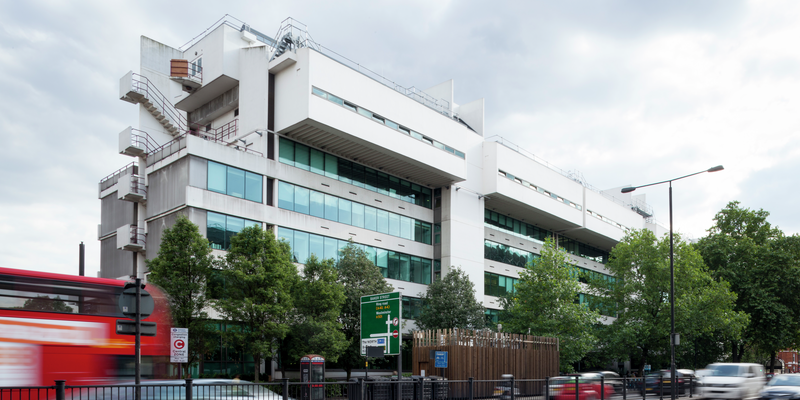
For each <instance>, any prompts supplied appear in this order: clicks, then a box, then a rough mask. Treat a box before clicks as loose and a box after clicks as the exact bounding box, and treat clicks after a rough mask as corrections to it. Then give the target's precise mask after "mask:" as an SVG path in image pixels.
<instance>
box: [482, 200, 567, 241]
mask: <svg viewBox="0 0 800 400" xmlns="http://www.w3.org/2000/svg"><path fill="white" fill-rule="evenodd" d="M483 222H484V223H485V224H488V225H491V226H493V227H496V228H500V229H502V230H504V231H506V232H509V233H513V234H514V235H515V236H520V237H522V238H525V239H528V240H533V241H535V242H539V243H544V240H545V239H546V238H548V237H552V236H553V232H550V231H548V230H547V229H544V228H540V227H538V226H534V225H531V224H527V223H525V222H522V221H520V220H518V219H514V218H511V217H508V216H505V215H503V214H500V213H498V212H495V211H492V210H490V209H488V208H486V209H484V212H483Z"/></svg>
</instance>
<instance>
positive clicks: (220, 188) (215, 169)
mask: <svg viewBox="0 0 800 400" xmlns="http://www.w3.org/2000/svg"><path fill="white" fill-rule="evenodd" d="M227 174H228V172H227V167H226V166H225V165H222V164H218V163H215V162H213V161H209V162H208V190H211V191H213V192H218V193H225V192H226V191H227V190H228V186H227V185H228V184H227V180H226V177H227Z"/></svg>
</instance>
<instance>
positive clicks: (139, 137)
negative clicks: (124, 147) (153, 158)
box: [131, 128, 158, 153]
mask: <svg viewBox="0 0 800 400" xmlns="http://www.w3.org/2000/svg"><path fill="white" fill-rule="evenodd" d="M131 144H132V145H134V146H136V147H138V148H140V149H144V152H145V153H149V152H150V149H152V148H155V147H156V146H158V143H156V141H155V139H153V138H152V137H151V136H150V135H149V134H148V133H147V132H145V131H143V130H140V129H136V128H131Z"/></svg>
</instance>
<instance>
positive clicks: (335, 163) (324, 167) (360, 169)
mask: <svg viewBox="0 0 800 400" xmlns="http://www.w3.org/2000/svg"><path fill="white" fill-rule="evenodd" d="M279 149H280V155H279V157H278V159H279V160H280V162H282V163H284V164H288V165H292V166H295V167H297V168H301V169H304V170H306V171H310V172H313V173H315V174H318V175H324V176H326V177H328V178H331V179H336V180H339V181H341V182H345V183H349V184H351V185H354V186H358V187H363V188H365V189H367V190H370V191H373V192H377V193H381V194H383V195H386V196H391V197H394V198H396V199H400V200H403V201H405V202H408V203H411V204H416V205H418V206H421V207H425V208H431V203H432V202H431V190H430V189H428V188H426V187H422V186H419V185H417V184H415V183H411V182H409V181H407V180H405V179H400V178H398V177H395V176H390V175H388V174H385V173H383V172H379V171H375V170H374V169H372V168H368V167H365V166H363V165H360V164H356V163H354V162H352V161H350V160H346V159H343V158H339V157H336V156H334V155H332V154H328V153H324V152H322V151H319V150H317V149H312V148H309V147H308V146H305V145H302V144H299V143H295V142H292V141H291V140H288V139H286V138H280V145H279ZM209 171H210V169H209ZM209 175H210V173H209Z"/></svg>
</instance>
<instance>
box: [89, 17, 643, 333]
mask: <svg viewBox="0 0 800 400" xmlns="http://www.w3.org/2000/svg"><path fill="white" fill-rule="evenodd" d="M274 39H276V40H277V41H276V40H273V39H272V38H270V37H267V36H266V35H264V34H262V33H259V32H258V31H255V30H254V29H252V28H250V27H249V26H248V25H242V24H241V23H233V22H230V20H224V21H222V22H221V23H219V24H217V25H216V26H215V27H212V29H210V30H209V31H207V33H206V34H205V35H201V36H200V37H198V38H197V39H195V40H193V41H192V42H190V43H188V44H187V45H185V46H183V47H181V48H173V47H170V46H168V45H165V44H162V43H159V42H157V41H155V40H152V39H149V38H147V37H144V36H142V38H141V64H140V66H139V72H138V73H134V72H129V73H127V74H125V75H124V76H123V77H122V79H121V80H120V99H122V100H124V101H127V102H130V103H133V104H135V105H137V106H138V108H139V121H138V123H135V124H133V125H132V126H131V127H127V128H125V129H124V130H122V132H120V134H119V149H120V153H122V154H125V155H128V156H132V157H134V161H133V163H131V164H130V165H128V166H126V167H125V168H123V169H121V170H119V171H117V172H114V173H112V174H110V175H109V176H108V177H107V178H105V179H103V180H102V181H101V182H100V184H99V186H100V187H99V197H100V199H101V203H102V218H101V223H100V225H99V227H98V236H99V239H100V241H101V243H102V245H101V271H100V275H101V276H104V277H118V276H123V275H131V274H138V275H139V276H142V275H143V274H144V273H145V272H146V270H145V263H144V260H145V259H149V258H153V257H155V256H156V254H157V252H158V247H159V244H160V241H161V235H162V233H163V231H164V229H165V228H167V227H169V226H170V225H171V224H172V223H174V221H175V219H176V216H177V215H178V213H184V214H186V215H187V216H188V217H189V218H190V219H191V220H192V221H193V222H194V223H195V224H197V225H198V226H199V227H200V231H201V232H202V233H204V234H205V235H206V236H207V237H208V238H209V240H210V241H211V243H212V246H213V247H214V248H215V249H216V250H215V252H219V254H222V252H224V250H225V248H226V247H227V245H228V241H229V238H230V236H231V235H233V234H235V233H236V232H238V231H239V230H240V229H241V228H242V227H244V226H246V225H249V224H257V225H260V226H262V227H264V228H265V229H272V230H274V232H275V233H276V235H277V236H278V237H281V238H284V239H286V240H288V241H289V242H290V243H291V244H292V248H293V251H294V254H295V258H296V261H297V262H298V263H301V264H302V263H303V262H304V260H305V259H306V257H307V256H308V255H309V254H311V253H315V254H317V255H318V256H320V257H325V258H327V257H336V254H337V249H338V248H340V247H341V246H343V245H344V244H345V243H346V241H347V240H349V239H352V240H353V241H354V242H355V243H357V244H359V245H362V246H363V247H364V248H365V250H367V252H368V254H370V256H371V257H372V258H373V260H374V262H375V263H376V264H377V265H378V266H379V267H381V269H382V271H383V272H384V275H385V276H386V277H387V278H388V281H389V283H391V284H392V285H393V286H394V287H395V288H396V289H397V290H400V291H401V292H402V293H403V294H404V296H406V297H407V299H406V302H405V303H404V307H405V310H404V311H405V314H406V316H407V317H410V318H413V315H414V312H415V311H416V309H415V307H417V306H418V303H417V302H416V300H415V299H416V298H418V294H419V293H421V292H425V290H426V287H427V285H428V284H429V283H430V282H431V281H432V280H434V279H436V277H437V276H440V274H446V273H447V272H448V269H449V268H450V267H451V266H459V267H461V268H462V269H463V270H464V271H466V273H467V274H468V275H469V276H470V278H471V279H472V281H473V282H474V283H475V288H476V290H477V298H478V300H479V301H482V302H483V305H484V306H485V307H486V308H487V314H489V315H491V314H494V313H496V310H497V309H498V308H499V302H498V298H497V297H496V296H497V295H498V294H501V293H503V292H504V291H506V290H508V289H510V288H511V287H512V285H513V282H514V281H515V279H516V278H518V276H519V271H521V270H522V268H523V266H524V264H525V263H526V262H527V261H528V260H529V259H531V258H532V257H535V255H536V254H537V253H538V252H539V250H540V248H541V246H542V243H543V239H544V238H545V237H546V236H547V235H553V236H554V237H556V238H557V240H558V243H559V245H560V246H561V247H564V248H565V249H567V251H568V252H569V253H571V254H572V256H571V257H572V258H573V259H574V261H576V263H577V264H578V266H579V267H580V268H583V269H585V270H588V271H594V272H596V273H599V274H607V271H606V269H605V268H604V263H605V261H606V259H607V257H608V252H609V251H610V250H611V248H612V247H613V246H614V245H615V244H616V243H617V241H618V240H620V239H621V238H622V237H623V235H624V232H625V229H626V228H635V229H641V228H644V227H649V228H651V229H655V226H652V225H651V224H649V222H648V221H649V219H648V218H649V217H650V214H651V213H650V212H649V211H648V207H647V206H646V204H644V202H643V197H636V198H632V197H630V195H622V194H620V193H619V189H616V190H609V191H607V192H606V193H603V192H601V191H598V190H596V189H594V188H592V187H590V186H589V185H587V184H586V183H585V182H582V179H578V178H576V177H575V176H573V175H571V174H569V173H565V172H563V171H561V170H559V169H557V168H553V167H552V166H549V165H548V164H547V163H546V162H544V161H542V160H539V159H537V158H536V157H535V156H533V155H532V154H531V153H528V152H526V151H524V150H522V149H519V148H517V146H515V145H514V144H512V143H510V142H509V141H508V140H506V139H503V138H500V137H498V136H493V133H492V132H488V131H486V129H485V126H484V102H483V100H482V99H477V100H475V101H472V102H470V103H467V104H456V103H455V102H454V101H453V99H454V97H453V93H454V82H453V81H446V82H444V83H442V84H440V85H437V86H434V87H432V88H429V89H426V90H418V89H415V88H410V89H409V88H403V87H400V86H397V85H395V84H394V83H392V82H391V81H389V80H388V79H385V78H383V77H381V76H379V75H376V74H374V73H372V72H371V71H368V70H363V69H362V70H361V71H360V70H359V67H358V66H357V65H355V64H352V63H351V62H349V61H348V60H346V59H343V58H341V57H340V56H338V55H336V54H335V53H333V52H331V51H329V50H328V49H325V48H322V47H320V46H318V45H317V44H316V43H314V42H313V41H311V40H309V39H308V36H307V33H306V29H305V27H304V26H302V25H300V24H298V23H296V22H295V21H292V20H287V21H285V22H284V24H283V26H282V27H281V28H280V30H279V32H278V34H277V35H275V37H274ZM362 61H366V62H368V60H362ZM487 137H490V139H487ZM412 326H413V325H409V326H407V329H408V328H410V327H412Z"/></svg>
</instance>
